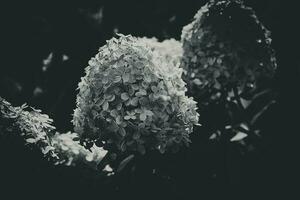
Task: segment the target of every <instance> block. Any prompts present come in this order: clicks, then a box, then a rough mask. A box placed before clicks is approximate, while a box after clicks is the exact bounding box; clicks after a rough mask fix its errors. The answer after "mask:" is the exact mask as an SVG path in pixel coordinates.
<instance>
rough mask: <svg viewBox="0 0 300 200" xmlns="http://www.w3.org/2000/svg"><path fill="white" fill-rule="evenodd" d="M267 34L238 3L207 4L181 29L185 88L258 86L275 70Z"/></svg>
mask: <svg viewBox="0 0 300 200" xmlns="http://www.w3.org/2000/svg"><path fill="white" fill-rule="evenodd" d="M269 35H270V32H269V31H268V30H267V29H266V28H265V27H264V26H263V25H262V23H261V22H259V21H258V19H257V17H256V16H255V14H254V11H253V10H252V9H251V8H249V7H246V6H245V5H244V4H243V3H242V2H241V1H239V0H230V1H219V0H213V1H210V2H209V3H208V4H206V5H205V6H203V7H202V8H201V9H200V10H199V11H198V13H197V14H196V15H195V17H194V20H193V22H192V23H190V24H188V25H187V26H185V27H184V28H183V30H182V36H181V38H182V43H183V58H182V63H181V66H182V67H183V68H184V69H185V70H186V71H185V75H186V76H185V78H186V81H187V82H188V86H189V87H190V88H191V89H192V90H194V89H203V88H208V87H209V88H214V89H220V88H224V87H225V88H228V87H231V86H233V85H234V86H238V87H240V88H241V89H242V90H243V88H245V87H252V88H253V87H254V88H256V87H258V86H259V85H260V84H262V82H264V81H266V80H269V78H271V77H272V75H273V74H274V69H275V68H276V60H275V56H274V51H273V49H272V48H271V47H270V44H271V39H270V37H269ZM207 86H208V87H207Z"/></svg>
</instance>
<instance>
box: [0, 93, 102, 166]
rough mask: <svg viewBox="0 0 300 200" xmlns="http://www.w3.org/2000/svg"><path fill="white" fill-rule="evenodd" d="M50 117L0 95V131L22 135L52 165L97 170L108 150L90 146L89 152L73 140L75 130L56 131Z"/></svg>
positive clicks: (28, 144) (1, 132) (3, 133)
mask: <svg viewBox="0 0 300 200" xmlns="http://www.w3.org/2000/svg"><path fill="white" fill-rule="evenodd" d="M52 122H53V120H52V119H50V118H49V116H48V115H46V114H42V113H41V111H40V110H37V109H34V108H32V107H28V106H26V105H23V106H20V107H13V106H12V105H11V104H10V103H9V102H7V101H5V100H4V99H2V98H1V97H0V134H1V135H3V136H5V135H8V134H10V135H14V136H17V137H22V138H23V139H24V142H25V144H26V145H27V146H29V147H31V148H34V149H37V150H39V151H40V152H41V153H42V155H44V157H45V158H46V159H48V160H49V161H51V162H53V164H55V165H58V164H59V165H67V166H71V165H72V166H75V165H78V164H80V165H81V164H83V163H84V164H86V165H89V166H90V167H92V168H94V169H96V166H97V165H98V163H99V162H100V161H101V160H102V158H103V157H104V156H105V154H106V153H107V151H105V150H104V149H102V148H99V147H93V148H92V149H91V150H92V151H89V150H87V149H85V148H84V147H83V146H81V145H80V144H79V142H78V141H74V139H75V138H78V135H77V134H76V133H70V132H68V133H58V132H56V131H55V127H54V126H52Z"/></svg>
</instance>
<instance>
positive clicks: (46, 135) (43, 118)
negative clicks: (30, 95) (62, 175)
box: [0, 97, 58, 160]
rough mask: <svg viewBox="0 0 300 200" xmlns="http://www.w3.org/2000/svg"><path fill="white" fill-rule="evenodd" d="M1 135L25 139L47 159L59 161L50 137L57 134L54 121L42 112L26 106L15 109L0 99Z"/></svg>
mask: <svg viewBox="0 0 300 200" xmlns="http://www.w3.org/2000/svg"><path fill="white" fill-rule="evenodd" d="M0 115H1V116H0V131H1V134H13V135H16V136H21V137H23V138H24V140H25V143H27V145H29V146H31V147H33V148H37V149H39V150H40V151H41V152H42V153H43V154H44V155H45V156H46V157H47V158H49V159H51V160H52V159H53V160H57V159H58V155H57V154H56V153H55V152H54V151H53V148H52V147H51V145H50V144H51V139H50V137H51V136H52V135H53V134H54V133H55V127H54V126H52V125H51V123H52V119H50V118H49V117H48V115H46V114H42V113H41V111H40V110H37V109H34V108H32V107H28V106H26V105H25V104H24V105H22V106H20V107H13V106H12V105H11V104H10V103H9V102H7V101H6V100H4V99H2V98H1V97H0Z"/></svg>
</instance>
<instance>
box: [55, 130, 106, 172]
mask: <svg viewBox="0 0 300 200" xmlns="http://www.w3.org/2000/svg"><path fill="white" fill-rule="evenodd" d="M77 139H78V135H77V134H76V133H71V132H68V133H63V134H60V133H56V134H55V135H54V136H53V137H52V138H51V142H52V147H53V150H54V151H55V152H56V153H57V154H58V155H59V160H58V161H57V162H56V164H64V165H67V166H70V165H76V164H78V163H85V164H87V165H89V166H90V167H91V168H94V169H97V165H98V164H99V163H100V162H101V160H102V159H103V158H104V156H105V155H106V153H107V151H106V150H104V149H103V148H99V147H97V146H95V145H94V146H93V147H92V148H91V149H90V151H89V150H87V149H86V148H84V147H83V146H82V145H81V144H80V143H79V142H78V141H75V140H77Z"/></svg>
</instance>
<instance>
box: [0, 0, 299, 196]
mask: <svg viewBox="0 0 300 200" xmlns="http://www.w3.org/2000/svg"><path fill="white" fill-rule="evenodd" d="M205 2H206V1H204V0H198V1H197V0H184V1H172V0H153V1H146V0H127V1H125V0H124V1H122V0H119V1H118V0H110V1H108V0H107V1H103V0H85V1H71V0H69V1H68V0H64V1H63V0H61V1H58V0H54V1H50V0H48V1H10V2H9V3H4V2H2V3H1V8H2V9H3V12H2V14H3V17H2V19H3V21H4V22H3V23H2V26H1V27H2V30H0V31H1V32H2V34H3V36H2V40H3V41H2V42H1V48H3V51H2V53H1V57H2V58H1V61H0V96H1V97H4V98H5V99H6V100H8V101H10V102H11V103H12V104H13V105H15V106H16V105H21V104H23V103H24V102H27V103H28V104H29V105H31V106H34V107H36V108H40V109H42V110H43V112H44V113H47V114H49V115H50V117H51V118H53V119H54V122H55V126H56V127H57V129H58V130H59V131H62V132H64V131H68V130H72V125H71V123H70V121H71V119H72V113H73V109H74V108H75V99H76V93H77V91H76V88H77V83H78V82H79V80H80V77H82V76H83V75H84V68H85V67H86V66H87V61H88V60H89V59H90V58H91V57H92V56H94V55H95V54H96V53H97V50H98V48H99V47H100V46H102V45H103V44H105V41H106V40H108V39H110V38H111V37H112V36H113V35H114V32H115V31H118V32H120V33H123V34H132V35H134V36H147V37H157V38H158V39H160V40H162V39H166V38H170V37H173V38H176V39H180V34H181V29H182V27H183V26H184V25H186V24H188V23H189V22H190V21H191V19H192V17H193V16H194V14H195V13H196V11H197V10H198V9H199V8H200V7H201V6H202V5H204V4H205ZM245 2H246V4H247V5H249V6H251V7H252V8H253V9H254V10H255V11H256V14H257V15H258V18H259V19H260V20H261V21H262V22H263V24H264V25H265V26H266V27H267V28H268V29H269V30H271V32H272V39H273V43H272V46H273V48H274V49H275V51H276V56H277V60H278V70H277V73H276V76H275V81H274V82H275V85H274V88H275V90H276V91H277V92H278V94H279V95H278V99H277V104H276V106H275V108H274V109H273V110H272V112H270V114H269V118H268V120H267V122H266V123H267V124H268V128H267V129H266V130H267V131H266V137H265V138H267V139H265V141H266V142H265V144H264V145H265V147H264V148H263V149H262V150H261V151H259V152H258V153H256V154H251V155H248V156H244V157H241V156H239V155H237V154H236V153H235V152H234V149H229V152H228V155H229V156H231V158H230V159H231V161H232V162H231V163H230V164H228V165H226V166H225V165H221V166H217V167H216V165H219V164H220V162H221V161H220V160H222V154H220V152H219V153H218V151H217V150H214V151H211V150H210V149H207V148H206V147H207V146H206V145H207V144H202V143H205V142H202V143H201V142H198V143H197V140H196V143H195V144H194V147H192V149H191V151H192V153H190V154H189V156H187V157H185V160H182V161H180V163H179V166H180V167H178V168H177V171H176V170H175V172H174V173H177V176H175V177H176V178H175V179H174V180H167V181H166V180H165V179H159V178H157V179H155V178H153V177H147V176H146V175H145V176H140V177H142V178H140V179H142V180H138V181H137V183H138V184H137V183H130V184H128V182H127V181H128V178H124V179H122V178H120V180H117V181H118V182H119V183H120V184H119V185H118V186H116V185H115V184H114V182H116V181H115V180H110V181H108V182H105V181H106V180H105V181H104V180H103V179H101V177H98V176H95V174H93V173H94V172H83V171H84V170H82V169H80V168H78V169H63V168H62V169H61V168H59V167H57V168H55V167H54V168H53V167H51V166H48V165H47V164H46V163H44V162H43V161H40V160H38V161H37V160H36V157H35V156H34V155H32V153H30V152H26V151H25V150H24V149H21V150H16V149H12V147H13V144H12V145H11V143H8V144H7V145H2V146H1V158H0V159H1V163H0V164H1V165H2V167H1V176H4V175H7V176H5V178H4V179H2V180H1V184H3V185H6V187H2V191H10V190H11V189H13V191H20V193H21V194H23V195H25V196H26V195H28V196H31V195H33V196H37V197H38V195H40V194H42V193H43V192H45V193H47V194H49V195H50V194H51V195H53V196H55V195H54V194H57V196H60V195H66V196H68V195H71V196H74V197H78V195H79V196H80V195H83V196H84V195H87V196H89V197H98V198H102V197H103V198H104V197H106V198H108V199H114V197H118V198H119V197H123V198H125V199H126V198H132V199H135V198H137V199H147V198H150V197H151V198H152V197H153V198H156V199H160V198H164V199H169V198H170V199H171V198H172V199H192V197H193V196H195V197H196V198H197V199H200V198H204V199H219V198H222V197H224V198H226V197H232V198H241V199H247V198H248V197H249V198H250V197H253V198H254V197H255V198H258V199H260V198H263V197H264V198H267V199H268V198H271V197H279V195H283V196H282V198H285V199H289V198H288V196H291V195H292V194H297V189H298V187H299V179H298V176H297V175H298V171H299V169H300V168H299V165H298V164H297V161H298V160H299V158H300V157H299V147H300V145H299V144H298V143H299V141H300V140H299V138H300V137H299V134H300V131H299V128H298V125H299V122H300V118H299V111H300V109H299V103H300V98H299V93H300V88H299V86H300V69H299V55H298V54H299V53H298V52H299V49H298V48H299V45H298V41H299V39H298V37H299V35H298V32H297V31H298V30H297V28H298V26H299V22H298V21H297V20H299V19H300V17H299V12H298V11H297V8H298V7H297V5H296V2H297V1H284V0H246V1H245ZM292 3H294V4H292ZM51 52H52V55H53V60H52V62H51V64H50V65H48V66H47V70H46V71H43V69H42V68H43V65H44V64H43V60H44V59H46V58H47V57H48V56H49V54H50V53H51ZM64 55H66V56H67V57H68V59H67V60H63V56H64ZM198 139H199V138H198ZM199 143H200V144H199ZM1 144H2V143H1ZM14 145H16V144H14ZM196 145H202V146H203V148H196V147H195V146H196ZM20 152H22V154H20ZM23 154H24V155H23ZM26 156H27V157H26ZM177 164H178V163H177ZM212 168H214V169H215V168H217V169H219V168H221V171H222V170H223V171H225V172H224V173H227V176H226V177H225V178H224V176H221V177H220V178H219V177H218V176H217V177H216V178H212V176H214V172H212V170H211V169H212ZM178 170H179V171H180V173H179V174H178ZM90 176H93V177H94V178H91V177H90ZM0 179H1V177H0ZM122 184H123V189H122ZM143 184H144V185H143ZM120 185H121V186H120ZM124 185H126V186H124ZM134 187H136V188H134ZM112 188H114V189H112ZM115 188H119V189H117V190H115ZM120 188H121V189H120ZM21 191H22V192H23V193H22V192H21ZM116 191H117V192H116ZM27 192H28V193H27ZM0 193H1V188H0ZM7 193H9V195H13V194H15V192H7ZM43 194H44V193H43ZM160 194H161V195H160ZM0 195H1V194H0Z"/></svg>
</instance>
